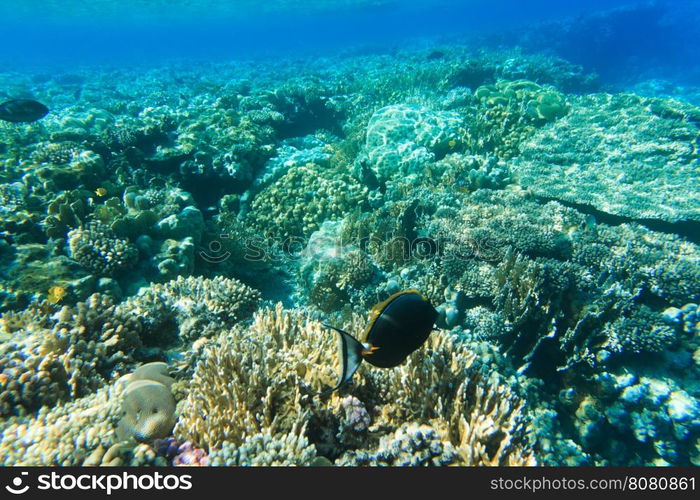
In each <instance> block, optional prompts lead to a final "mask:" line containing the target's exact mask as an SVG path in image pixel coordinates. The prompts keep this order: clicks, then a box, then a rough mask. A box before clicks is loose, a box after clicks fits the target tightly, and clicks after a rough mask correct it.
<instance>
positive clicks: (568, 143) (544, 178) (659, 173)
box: [513, 94, 700, 222]
mask: <svg viewBox="0 0 700 500" xmlns="http://www.w3.org/2000/svg"><path fill="white" fill-rule="evenodd" d="M572 101H573V107H572V110H571V112H570V113H569V114H568V115H567V116H565V117H563V118H560V119H559V120H557V121H556V122H555V123H554V124H552V125H550V126H548V127H544V128H542V129H540V130H539V131H538V132H537V133H536V134H535V135H534V136H533V137H531V138H530V139H529V140H527V141H525V142H524V143H523V144H522V146H521V156H520V157H519V158H518V159H517V160H516V161H515V162H514V165H513V168H514V174H515V175H516V177H518V178H519V180H520V183H521V184H522V185H523V186H525V187H527V188H529V189H530V190H531V191H533V192H534V193H535V194H537V195H539V196H543V197H547V198H556V199H560V200H563V201H568V202H573V203H580V204H585V205H590V206H592V207H595V208H596V209H598V210H602V211H604V212H608V213H611V214H615V215H622V216H627V217H633V218H640V219H662V220H666V221H670V222H675V221H680V220H696V221H697V220H700V205H698V203H697V186H698V183H700V168H699V167H698V165H699V162H700V151H699V150H698V147H697V144H698V141H700V129H699V128H698V127H699V124H700V109H698V108H695V107H693V106H691V105H689V104H684V103H681V102H678V101H674V100H671V99H646V98H642V97H638V96H634V95H624V94H623V95H608V94H594V95H587V96H580V97H576V98H574V99H572Z"/></svg>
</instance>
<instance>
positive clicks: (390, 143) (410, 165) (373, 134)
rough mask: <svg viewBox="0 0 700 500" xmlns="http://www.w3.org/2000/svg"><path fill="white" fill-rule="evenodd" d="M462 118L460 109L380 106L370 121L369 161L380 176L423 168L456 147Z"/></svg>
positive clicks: (368, 136)
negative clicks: (445, 109) (437, 109)
mask: <svg viewBox="0 0 700 500" xmlns="http://www.w3.org/2000/svg"><path fill="white" fill-rule="evenodd" d="M462 121H463V119H462V117H461V116H460V115H459V113H455V112H451V111H433V110H430V109H427V108H424V107H420V106H414V105H409V104H396V105H391V106H386V107H384V108H381V109H379V110H377V111H375V113H374V114H373V115H372V117H371V118H370V120H369V124H368V125H367V138H366V143H365V147H366V151H367V156H368V160H369V164H370V166H371V167H372V168H373V169H374V170H375V173H376V174H378V177H380V178H387V177H389V176H391V175H393V174H395V173H404V174H405V173H411V172H420V171H421V170H422V168H423V167H424V166H425V164H426V163H428V162H431V161H433V160H435V159H436V158H440V157H442V156H444V155H445V154H446V153H448V152H449V151H450V150H451V149H453V148H454V147H456V145H457V142H458V141H459V140H460V137H461V135H462V131H461V126H462Z"/></svg>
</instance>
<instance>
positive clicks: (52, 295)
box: [47, 285, 68, 304]
mask: <svg viewBox="0 0 700 500" xmlns="http://www.w3.org/2000/svg"><path fill="white" fill-rule="evenodd" d="M67 293H68V292H67V291H66V289H65V288H64V287H62V286H60V285H54V286H52V287H51V288H49V294H48V297H47V300H48V301H49V302H51V303H52V304H57V303H59V302H61V300H63V297H65V296H66V294H67Z"/></svg>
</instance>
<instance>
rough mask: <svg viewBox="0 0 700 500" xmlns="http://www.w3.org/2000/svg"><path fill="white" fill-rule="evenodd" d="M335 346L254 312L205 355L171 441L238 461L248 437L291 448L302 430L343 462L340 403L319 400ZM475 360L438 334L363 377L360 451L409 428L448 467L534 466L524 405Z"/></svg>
mask: <svg viewBox="0 0 700 500" xmlns="http://www.w3.org/2000/svg"><path fill="white" fill-rule="evenodd" d="M356 323H357V324H359V320H356ZM333 342H334V341H333V339H332V337H331V336H330V335H327V333H324V331H323V329H322V327H321V325H320V324H319V323H317V322H314V321H309V320H308V319H304V317H303V316H302V315H300V314H299V313H298V312H295V311H285V310H284V309H283V308H282V306H281V304H278V305H277V307H276V308H275V309H274V310H269V309H268V310H263V311H261V312H258V313H256V315H255V316H254V319H253V324H252V325H251V327H250V328H249V329H247V330H246V329H244V328H241V327H237V328H234V329H232V330H231V331H229V332H225V333H223V334H221V336H220V337H219V338H218V339H217V340H216V342H211V343H209V344H208V345H207V346H206V347H205V350H204V353H203V355H202V357H201V359H200V361H199V363H198V364H197V367H196V369H195V374H194V378H193V381H192V384H191V386H190V388H189V389H190V392H189V394H188V396H187V398H186V399H185V400H184V402H183V403H182V407H181V416H180V419H179V420H178V423H177V424H176V427H175V435H176V436H177V437H178V438H179V439H187V440H191V441H192V442H193V443H195V444H196V445H198V446H203V447H204V448H206V449H209V450H216V449H217V448H218V447H221V446H223V445H222V443H225V442H227V443H229V444H227V445H226V447H227V449H228V450H229V451H227V452H226V454H227V455H229V456H235V455H233V454H234V452H233V449H234V448H236V447H241V446H244V445H245V443H246V442H247V441H248V440H249V439H251V436H255V435H258V434H260V433H267V434H269V435H270V436H273V435H277V434H281V435H285V434H286V435H287V436H288V437H287V438H285V439H288V440H289V439H291V440H292V442H295V443H298V442H299V440H298V436H299V434H296V432H302V433H303V432H304V431H303V430H302V429H306V431H305V436H306V438H308V440H309V442H310V443H311V444H313V445H315V446H316V448H317V450H324V454H328V455H330V456H331V457H336V456H339V455H341V454H342V453H343V451H345V450H347V446H353V445H356V444H359V443H354V444H353V443H351V442H348V441H346V444H341V443H339V442H338V441H337V440H336V438H335V436H336V435H337V434H339V433H342V432H343V431H342V429H343V428H346V427H347V425H345V426H344V424H342V422H341V419H339V418H338V417H337V415H338V414H339V413H341V414H346V412H345V410H344V409H343V403H342V400H341V399H340V395H339V394H336V393H334V394H332V395H331V396H321V397H319V396H318V392H319V391H321V390H322V389H325V388H327V387H329V386H331V385H333V384H334V382H335V380H336V377H337V369H338V367H337V359H331V356H330V354H329V351H332V350H333V349H332V345H333ZM475 357H476V356H475V355H474V354H472V353H470V351H469V350H468V349H467V348H466V346H464V345H463V344H461V343H459V342H456V341H454V340H453V339H450V338H449V337H448V334H441V333H436V334H434V335H433V336H432V337H431V338H430V339H429V341H428V342H427V343H426V346H424V348H423V349H421V350H419V351H417V352H416V353H414V354H413V355H412V356H411V357H410V358H409V360H408V361H407V362H406V363H405V364H403V365H401V366H399V367H397V368H395V369H392V370H379V369H366V368H364V369H361V370H360V372H359V374H358V375H357V379H356V381H355V383H354V385H353V386H352V387H351V388H349V389H348V390H350V391H352V393H353V395H354V397H355V398H356V399H357V401H354V400H352V401H353V403H352V406H354V407H358V408H359V405H364V407H365V408H366V410H364V411H366V412H367V413H368V415H372V419H373V422H374V425H373V426H372V427H371V428H369V429H368V430H369V434H368V439H367V441H366V442H365V443H363V445H364V446H369V449H366V450H365V451H367V453H374V450H375V447H376V446H377V445H378V444H379V442H380V438H381V437H382V436H384V435H386V434H387V433H391V432H393V431H395V430H396V429H398V428H400V427H401V425H403V424H404V423H415V424H418V425H420V424H425V425H430V426H432V427H433V428H435V429H436V431H437V432H439V433H440V436H441V439H443V440H445V441H446V442H449V443H451V446H453V447H454V449H455V450H456V455H455V460H454V463H459V464H470V465H495V464H502V465H503V464H518V463H519V464H529V463H534V458H533V455H532V451H531V448H530V447H531V443H530V442H529V441H528V437H527V435H528V434H527V430H526V416H525V415H524V414H523V412H522V409H523V408H522V403H521V402H519V401H518V399H517V397H516V396H515V395H514V394H513V393H512V392H511V391H510V389H508V388H507V387H506V386H505V385H502V384H501V383H500V382H499V381H498V380H497V379H496V378H493V379H490V380H489V381H488V382H485V381H484V379H483V378H482V377H481V376H480V375H479V370H478V369H476V367H473V366H472V364H473V362H474V360H475ZM345 406H346V407H347V405H345ZM343 419H344V420H347V416H345V417H343ZM351 420H353V421H355V420H357V419H352V418H351ZM364 420H365V419H364V417H360V419H359V421H358V423H360V422H361V421H364ZM290 435H291V436H297V437H289V436H290ZM351 441H352V440H351ZM367 443H370V444H369V445H367ZM372 443H373V444H372Z"/></svg>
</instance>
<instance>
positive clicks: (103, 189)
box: [95, 187, 107, 196]
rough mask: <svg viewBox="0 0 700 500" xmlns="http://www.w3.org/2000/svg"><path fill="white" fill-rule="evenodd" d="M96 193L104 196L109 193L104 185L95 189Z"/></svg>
mask: <svg viewBox="0 0 700 500" xmlns="http://www.w3.org/2000/svg"><path fill="white" fill-rule="evenodd" d="M95 194H96V195H97V196H104V195H106V194H107V190H106V189H105V188H103V187H98V188H97V189H95Z"/></svg>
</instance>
